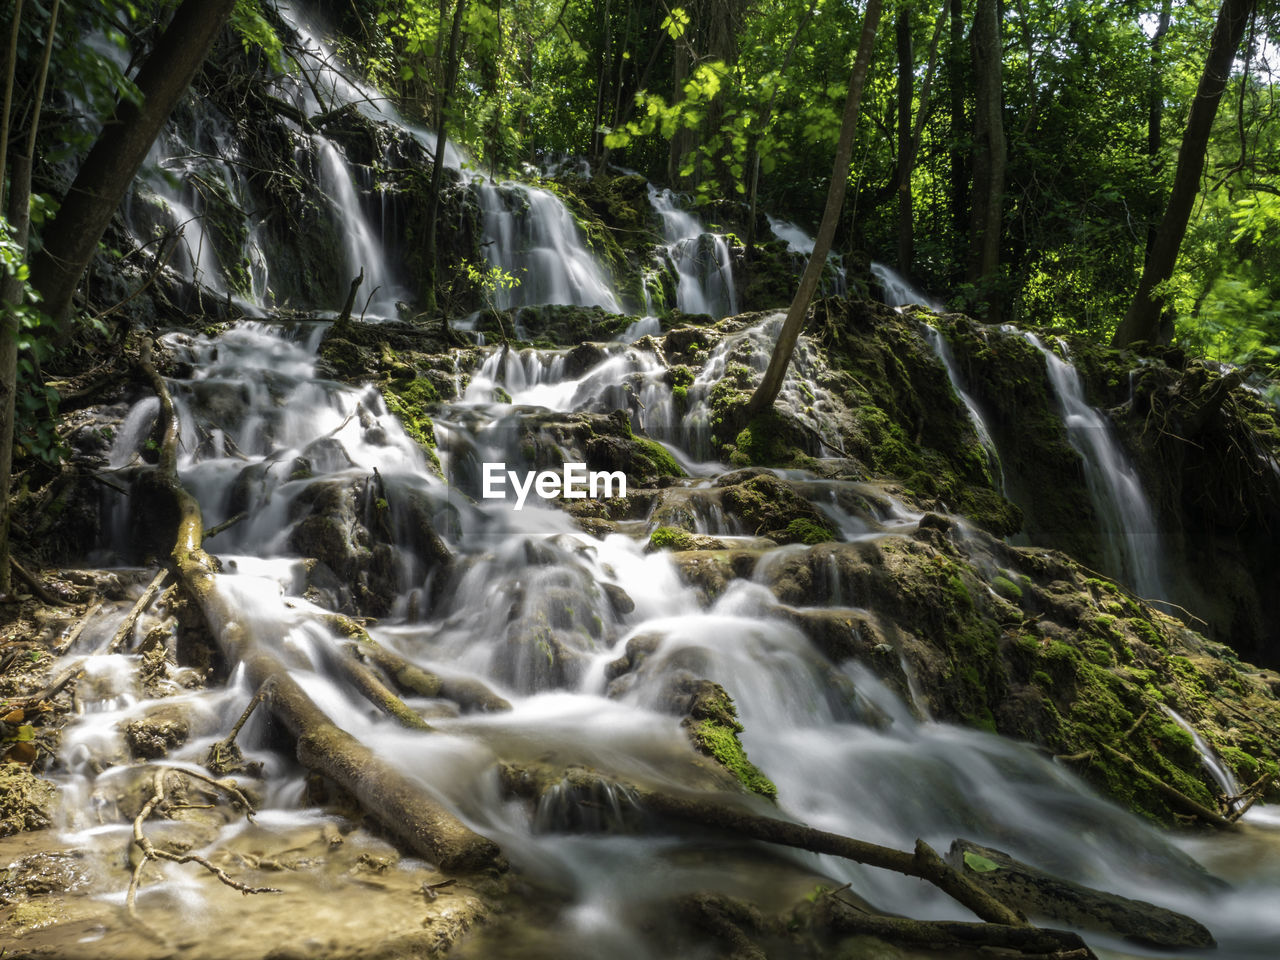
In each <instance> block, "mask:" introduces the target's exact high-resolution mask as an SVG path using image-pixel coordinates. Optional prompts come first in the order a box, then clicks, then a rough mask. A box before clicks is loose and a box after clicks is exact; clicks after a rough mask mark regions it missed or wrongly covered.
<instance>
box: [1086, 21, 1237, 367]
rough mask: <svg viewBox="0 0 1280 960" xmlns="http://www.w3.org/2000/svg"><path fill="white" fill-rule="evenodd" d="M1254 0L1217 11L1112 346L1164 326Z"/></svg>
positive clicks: (1145, 336)
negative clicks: (1160, 211) (1171, 284)
mask: <svg viewBox="0 0 1280 960" xmlns="http://www.w3.org/2000/svg"><path fill="white" fill-rule="evenodd" d="M1253 9H1254V0H1223V3H1222V7H1221V8H1220V9H1219V11H1218V22H1217V23H1216V24H1215V26H1214V28H1213V37H1212V38H1211V39H1210V41H1209V56H1208V58H1207V59H1206V60H1205V64H1204V72H1203V73H1202V74H1201V75H1200V84H1199V86H1198V87H1197V88H1196V96H1195V99H1194V100H1192V101H1191V111H1190V113H1189V114H1188V116H1187V129H1186V131H1185V132H1184V133H1183V136H1182V146H1180V147H1179V148H1178V168H1177V171H1176V172H1175V173H1174V175H1173V189H1172V190H1170V192H1169V204H1168V206H1167V207H1166V208H1165V212H1164V217H1163V218H1162V219H1161V221H1160V227H1159V229H1158V230H1157V232H1156V240H1155V243H1154V244H1152V246H1151V250H1150V253H1149V255H1148V257H1147V263H1146V266H1145V267H1144V268H1143V270H1142V279H1141V280H1139V281H1138V292H1137V293H1136V294H1135V295H1134V298H1133V302H1132V303H1131V304H1130V305H1129V309H1128V311H1127V312H1126V313H1125V315H1124V319H1123V320H1122V321H1120V326H1119V327H1117V328H1116V335H1115V337H1114V339H1113V340H1112V341H1111V345H1112V346H1113V347H1124V346H1128V345H1129V344H1131V343H1137V342H1138V341H1140V340H1153V339H1154V338H1155V336H1156V333H1157V331H1158V329H1159V325H1160V314H1161V311H1162V310H1163V309H1164V306H1165V303H1166V300H1167V298H1166V296H1165V295H1163V294H1162V293H1158V292H1157V288H1158V287H1159V286H1160V285H1161V284H1163V283H1164V282H1165V281H1167V280H1168V279H1169V278H1170V277H1172V276H1173V268H1174V265H1175V264H1176V263H1177V260H1178V248H1179V247H1181V246H1182V238H1183V236H1184V235H1185V234H1186V232H1187V220H1188V219H1189V218H1190V217H1191V208H1192V206H1193V205H1194V204H1195V200H1196V193H1197V192H1198V189H1199V182H1200V172H1201V170H1202V169H1203V168H1204V157H1205V152H1206V150H1207V149H1208V146H1209V134H1210V133H1211V132H1212V130H1213V118H1214V117H1215V116H1216V115H1217V113H1218V103H1219V102H1220V101H1221V100H1222V94H1223V93H1224V92H1225V91H1226V89H1227V80H1228V79H1229V78H1230V76H1231V64H1232V62H1233V61H1234V60H1235V56H1236V50H1237V49H1238V48H1239V46H1240V41H1241V39H1242V38H1243V37H1244V30H1245V27H1246V26H1247V25H1248V23H1249V18H1250V17H1251V16H1253Z"/></svg>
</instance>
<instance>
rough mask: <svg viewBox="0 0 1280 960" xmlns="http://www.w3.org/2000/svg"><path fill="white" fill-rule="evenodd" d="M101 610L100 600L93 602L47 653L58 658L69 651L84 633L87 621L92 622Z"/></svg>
mask: <svg viewBox="0 0 1280 960" xmlns="http://www.w3.org/2000/svg"><path fill="white" fill-rule="evenodd" d="M101 609H102V601H101V600H95V601H94V602H93V603H92V604H90V606H89V609H88V610H86V611H85V612H84V616H82V617H81V618H80V619H79V620H78V621H76V625H75V626H74V627H72V628H71V630H70V632H69V633H68V634H67V635H66V636H65V637H63V638H62V639H61V640H59V641H58V644H57V646H55V647H54V648H53V649H52V650H50V651H49V652H50V653H51V654H52V655H53V656H55V657H60V656H62V655H63V654H65V653H66V652H67V651H68V650H70V649H71V647H72V646H73V645H74V644H75V642H76V641H77V640H79V639H80V634H82V633H84V628H85V627H87V626H88V625H89V621H90V620H92V619H93V618H94V616H95V615H96V614H97V612H98V611H99V610H101Z"/></svg>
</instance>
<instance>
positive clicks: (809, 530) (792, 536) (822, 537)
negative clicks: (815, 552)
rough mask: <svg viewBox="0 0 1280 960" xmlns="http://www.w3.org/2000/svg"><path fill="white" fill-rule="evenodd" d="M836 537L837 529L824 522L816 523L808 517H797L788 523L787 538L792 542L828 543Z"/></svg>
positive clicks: (811, 544) (810, 544)
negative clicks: (834, 529)
mask: <svg viewBox="0 0 1280 960" xmlns="http://www.w3.org/2000/svg"><path fill="white" fill-rule="evenodd" d="M835 538H836V534H835V531H833V530H832V529H831V528H830V527H828V526H826V525H825V524H822V523H815V522H814V521H813V520H810V519H809V518H808V517H797V518H796V519H795V520H792V521H791V522H790V523H788V524H787V539H788V540H789V541H790V542H791V543H804V544H808V545H809V546H813V545H814V544H817V543H827V542H828V541H830V540H834V539H835Z"/></svg>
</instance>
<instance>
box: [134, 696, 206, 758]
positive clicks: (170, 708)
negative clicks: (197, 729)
mask: <svg viewBox="0 0 1280 960" xmlns="http://www.w3.org/2000/svg"><path fill="white" fill-rule="evenodd" d="M122 732H123V733H124V742H125V745H126V746H127V747H128V748H129V753H130V754H132V755H133V757H134V759H138V760H157V759H159V758H160V757H163V756H166V755H167V754H168V753H169V751H171V750H172V749H173V748H174V747H178V746H181V745H182V744H184V743H186V742H187V737H188V736H189V735H190V733H191V726H190V722H189V721H188V718H187V713H186V709H185V708H184V707H182V706H180V705H178V704H173V703H166V704H161V705H160V706H159V707H156V708H154V709H152V710H150V711H148V712H147V715H146V716H144V717H140V718H139V719H137V720H130V721H129V722H128V723H126V724H125V725H124V730H123V731H122Z"/></svg>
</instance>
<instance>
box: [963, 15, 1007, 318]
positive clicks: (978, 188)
mask: <svg viewBox="0 0 1280 960" xmlns="http://www.w3.org/2000/svg"><path fill="white" fill-rule="evenodd" d="M969 41H970V45H971V46H972V48H973V64H974V81H975V82H974V111H973V205H972V207H971V208H970V216H969V280H970V282H975V283H976V282H982V281H987V292H986V300H987V305H988V313H987V320H988V321H990V322H996V321H997V320H998V319H999V314H1000V297H999V293H998V291H996V290H994V289H992V288H991V286H990V281H991V280H993V278H994V274H995V272H996V270H997V268H998V267H999V265H1000V240H1001V236H1002V233H1003V231H1002V227H1003V210H1004V175H1005V165H1006V162H1007V153H1006V144H1005V136H1004V117H1003V109H1002V103H1003V90H1002V76H1003V74H1002V70H1001V60H1002V55H1003V48H1002V45H1001V42H1000V11H999V0H978V4H977V7H976V8H975V10H974V15H973V30H972V31H971V32H970V35H969Z"/></svg>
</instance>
